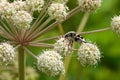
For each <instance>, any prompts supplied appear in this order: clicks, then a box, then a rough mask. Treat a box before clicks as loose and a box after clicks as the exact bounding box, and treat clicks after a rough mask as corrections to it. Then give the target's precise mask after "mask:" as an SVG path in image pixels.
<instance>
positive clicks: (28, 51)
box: [23, 47, 38, 59]
mask: <svg viewBox="0 0 120 80" xmlns="http://www.w3.org/2000/svg"><path fill="white" fill-rule="evenodd" d="M23 48H24V50H25V51H26V52H27V53H28V54H30V55H31V56H32V57H33V58H35V59H38V57H37V56H35V55H34V54H33V53H32V52H31V51H30V50H29V49H28V48H27V47H23Z"/></svg>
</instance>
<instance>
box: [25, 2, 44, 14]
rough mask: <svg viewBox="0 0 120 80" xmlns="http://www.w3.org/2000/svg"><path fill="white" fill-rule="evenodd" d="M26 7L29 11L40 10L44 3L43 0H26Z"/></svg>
mask: <svg viewBox="0 0 120 80" xmlns="http://www.w3.org/2000/svg"><path fill="white" fill-rule="evenodd" d="M26 4H27V6H28V9H29V10H31V11H39V12H40V11H41V10H42V8H43V5H44V0H26Z"/></svg>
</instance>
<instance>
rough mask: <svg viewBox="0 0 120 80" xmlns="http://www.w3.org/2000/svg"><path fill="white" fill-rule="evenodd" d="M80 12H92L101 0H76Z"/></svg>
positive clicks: (99, 4)
mask: <svg viewBox="0 0 120 80" xmlns="http://www.w3.org/2000/svg"><path fill="white" fill-rule="evenodd" d="M78 3H79V6H80V9H81V11H82V12H92V11H95V10H97V9H98V8H99V7H100V6H101V0H78Z"/></svg>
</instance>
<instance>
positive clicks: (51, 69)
mask: <svg viewBox="0 0 120 80" xmlns="http://www.w3.org/2000/svg"><path fill="white" fill-rule="evenodd" d="M37 67H38V69H39V70H40V71H42V72H44V73H46V74H48V75H51V76H55V75H58V74H60V73H63V74H64V73H65V69H64V66H63V62H62V57H61V56H60V55H59V54H58V53H57V52H56V51H54V50H47V51H44V52H43V53H42V54H41V55H39V56H38V62H37Z"/></svg>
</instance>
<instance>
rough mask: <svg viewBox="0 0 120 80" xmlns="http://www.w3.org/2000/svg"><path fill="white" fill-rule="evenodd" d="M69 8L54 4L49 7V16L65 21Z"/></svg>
mask: <svg viewBox="0 0 120 80" xmlns="http://www.w3.org/2000/svg"><path fill="white" fill-rule="evenodd" d="M67 10H68V7H66V6H65V5H64V4H61V3H52V4H51V5H50V7H48V14H49V16H50V17H51V18H53V19H54V18H55V19H64V18H66V16H67Z"/></svg>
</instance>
